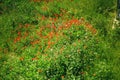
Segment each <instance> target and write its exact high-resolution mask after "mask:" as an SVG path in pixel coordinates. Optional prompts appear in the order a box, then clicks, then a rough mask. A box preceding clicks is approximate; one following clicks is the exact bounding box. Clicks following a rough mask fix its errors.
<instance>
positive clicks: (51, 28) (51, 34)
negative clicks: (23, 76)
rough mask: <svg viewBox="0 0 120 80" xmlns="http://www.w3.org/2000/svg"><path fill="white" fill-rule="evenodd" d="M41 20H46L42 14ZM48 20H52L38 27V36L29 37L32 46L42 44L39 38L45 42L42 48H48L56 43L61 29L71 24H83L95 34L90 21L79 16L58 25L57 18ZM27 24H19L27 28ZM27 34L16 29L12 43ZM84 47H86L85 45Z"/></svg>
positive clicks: (67, 27) (69, 26) (27, 33)
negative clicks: (36, 37)
mask: <svg viewBox="0 0 120 80" xmlns="http://www.w3.org/2000/svg"><path fill="white" fill-rule="evenodd" d="M41 20H46V17H45V16H42V17H41ZM50 20H51V21H52V23H51V24H47V25H46V26H42V27H39V31H37V32H36V34H37V36H38V37H40V38H38V39H34V36H31V37H30V38H31V42H30V44H31V45H32V46H34V45H36V44H43V43H41V42H42V41H41V40H45V42H44V44H46V48H44V51H46V50H48V49H50V48H51V47H52V45H54V44H55V43H57V41H58V40H59V37H61V36H63V34H62V31H63V30H66V29H69V28H71V27H72V25H76V26H79V25H83V26H85V29H88V30H89V31H91V32H92V33H93V34H96V29H95V28H93V27H92V25H91V24H90V23H88V22H86V21H85V19H84V18H81V19H75V18H73V19H71V20H68V21H66V22H64V23H62V24H61V25H59V26H58V27H57V26H56V25H55V24H56V23H57V18H50ZM29 26H30V24H25V25H24V26H23V27H21V25H20V27H21V28H28V27H29ZM27 36H29V32H28V31H25V32H24V33H23V36H22V34H21V32H20V31H18V33H17V37H16V38H15V39H14V43H16V42H19V41H20V40H21V38H23V39H25V38H26V37H27ZM53 39H56V40H54V42H53ZM73 45H74V46H76V44H73ZM40 48H42V47H40ZM84 48H86V46H85V47H84ZM63 50H64V47H62V48H61V49H60V52H62V51H63ZM20 60H21V61H22V60H23V58H20ZM32 60H38V58H37V57H35V58H32Z"/></svg>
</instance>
